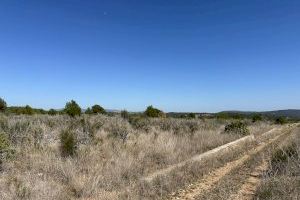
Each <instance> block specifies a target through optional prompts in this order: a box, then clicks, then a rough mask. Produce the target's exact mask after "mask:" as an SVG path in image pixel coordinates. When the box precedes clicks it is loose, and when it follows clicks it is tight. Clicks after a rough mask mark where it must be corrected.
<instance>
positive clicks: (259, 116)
mask: <svg viewBox="0 0 300 200" xmlns="http://www.w3.org/2000/svg"><path fill="white" fill-rule="evenodd" d="M261 120H262V116H261V115H260V114H255V115H253V116H252V122H253V123H255V122H257V121H261Z"/></svg>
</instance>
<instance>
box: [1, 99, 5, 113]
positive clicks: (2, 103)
mask: <svg viewBox="0 0 300 200" xmlns="http://www.w3.org/2000/svg"><path fill="white" fill-rule="evenodd" d="M6 108H7V104H6V102H5V101H4V99H2V98H0V112H4V111H5V110H6Z"/></svg>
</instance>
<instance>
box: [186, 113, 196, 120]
mask: <svg viewBox="0 0 300 200" xmlns="http://www.w3.org/2000/svg"><path fill="white" fill-rule="evenodd" d="M188 118H191V119H195V118H196V114H195V113H189V114H188Z"/></svg>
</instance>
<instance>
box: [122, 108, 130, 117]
mask: <svg viewBox="0 0 300 200" xmlns="http://www.w3.org/2000/svg"><path fill="white" fill-rule="evenodd" d="M121 117H122V118H123V119H129V113H128V112H127V110H122V111H121Z"/></svg>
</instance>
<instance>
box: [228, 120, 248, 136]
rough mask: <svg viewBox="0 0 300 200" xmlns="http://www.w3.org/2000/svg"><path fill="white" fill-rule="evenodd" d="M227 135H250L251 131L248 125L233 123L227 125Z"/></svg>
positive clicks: (239, 122) (238, 122)
mask: <svg viewBox="0 0 300 200" xmlns="http://www.w3.org/2000/svg"><path fill="white" fill-rule="evenodd" d="M224 132H225V133H234V134H240V135H248V134H249V133H250V132H249V129H248V128H247V125H246V124H245V123H243V122H241V121H237V122H232V123H230V124H227V125H226V126H225V130H224Z"/></svg>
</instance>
